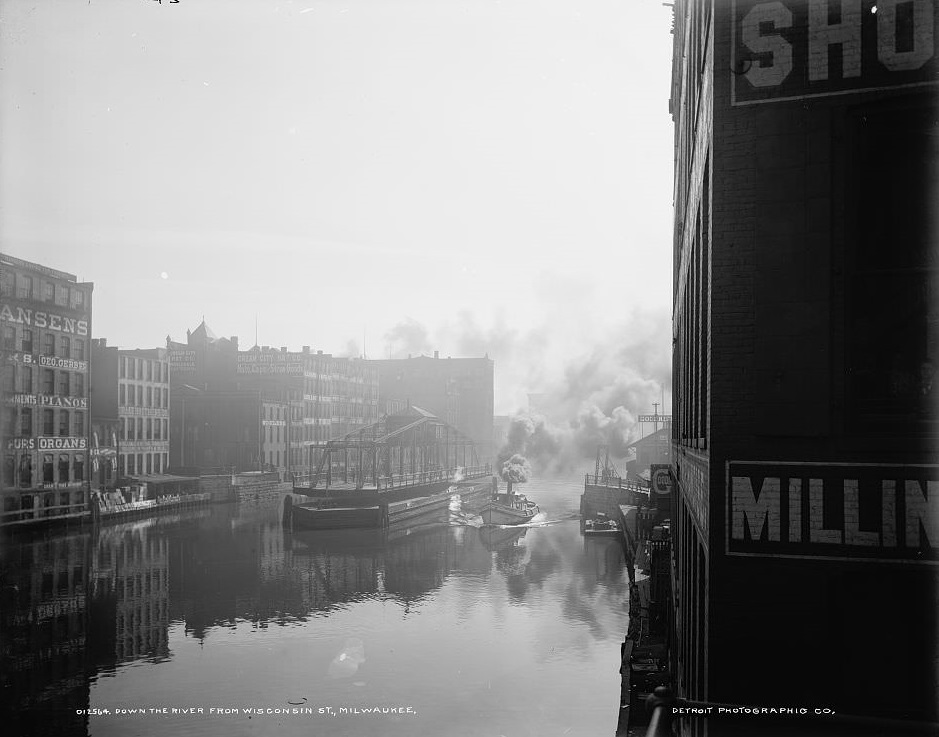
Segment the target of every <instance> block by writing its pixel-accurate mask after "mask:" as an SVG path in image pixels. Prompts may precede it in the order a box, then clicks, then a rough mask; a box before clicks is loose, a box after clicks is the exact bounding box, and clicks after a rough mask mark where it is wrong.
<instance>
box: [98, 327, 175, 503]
mask: <svg viewBox="0 0 939 737" xmlns="http://www.w3.org/2000/svg"><path fill="white" fill-rule="evenodd" d="M92 366H93V370H92V377H91V378H92V382H91V388H92V392H91V421H92V426H93V432H92V438H91V440H92V442H91V444H92V454H93V455H94V457H95V458H96V459H98V462H97V463H93V464H92V476H93V479H92V480H93V486H95V488H101V487H102V484H101V482H102V481H105V483H104V484H103V486H105V487H106V486H108V484H107V482H106V479H108V478H109V476H108V474H109V472H110V468H111V465H112V464H111V463H110V462H107V463H105V462H104V459H106V458H107V459H110V458H111V457H112V455H113V458H114V461H115V462H114V464H113V465H114V472H115V474H116V478H128V477H141V476H150V475H154V474H156V475H159V474H164V473H166V469H167V468H168V467H169V450H170V443H169V403H170V376H169V373H170V364H169V356H168V353H167V351H166V349H165V348H152V349H132V350H120V349H117V348H115V347H113V346H112V347H109V346H108V345H107V342H106V341H105V340H104V339H103V338H100V339H96V340H94V341H92Z"/></svg>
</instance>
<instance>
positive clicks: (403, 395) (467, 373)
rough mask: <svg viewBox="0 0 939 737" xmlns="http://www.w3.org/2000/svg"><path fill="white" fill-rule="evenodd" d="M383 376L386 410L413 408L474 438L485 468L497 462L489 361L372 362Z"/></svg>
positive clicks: (381, 390) (381, 384)
mask: <svg viewBox="0 0 939 737" xmlns="http://www.w3.org/2000/svg"><path fill="white" fill-rule="evenodd" d="M370 363H373V364H375V365H377V366H378V370H379V380H378V385H379V400H380V404H381V407H382V410H383V411H385V412H388V413H391V414H393V413H394V412H395V411H400V410H401V409H402V408H403V407H406V406H408V405H414V406H417V407H422V408H423V409H425V410H427V411H428V412H431V413H432V414H435V415H436V416H437V417H439V418H440V419H442V420H444V421H445V422H446V423H447V424H449V425H453V426H454V427H455V428H457V429H458V430H460V431H461V432H463V433H466V434H467V435H468V436H469V437H471V438H472V439H473V440H474V441H475V443H476V448H477V454H478V457H479V462H480V463H487V462H490V461H491V460H492V458H493V455H494V452H493V417H494V415H493V400H494V396H493V371H494V364H493V361H492V359H490V358H489V357H488V356H487V357H484V358H445V359H442V358H440V355H439V353H438V352H437V351H434V357H433V358H430V357H428V356H417V357H413V358H406V359H387V360H380V361H370Z"/></svg>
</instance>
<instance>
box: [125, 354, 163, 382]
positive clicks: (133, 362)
mask: <svg viewBox="0 0 939 737" xmlns="http://www.w3.org/2000/svg"><path fill="white" fill-rule="evenodd" d="M120 375H121V378H122V379H138V380H140V381H158V382H161V383H163V384H166V383H167V382H169V380H170V378H169V377H170V367H169V364H168V363H166V361H152V360H150V359H147V358H131V357H130V356H121V357H120Z"/></svg>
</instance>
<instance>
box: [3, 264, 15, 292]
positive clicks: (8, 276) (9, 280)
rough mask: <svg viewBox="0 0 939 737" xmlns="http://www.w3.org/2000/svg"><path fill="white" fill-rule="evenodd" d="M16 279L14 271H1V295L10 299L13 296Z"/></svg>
mask: <svg viewBox="0 0 939 737" xmlns="http://www.w3.org/2000/svg"><path fill="white" fill-rule="evenodd" d="M14 282H15V278H14V275H13V272H12V271H9V270H7V269H0V294H2V295H3V296H4V297H9V296H10V295H11V294H13V292H14V290H15V287H14Z"/></svg>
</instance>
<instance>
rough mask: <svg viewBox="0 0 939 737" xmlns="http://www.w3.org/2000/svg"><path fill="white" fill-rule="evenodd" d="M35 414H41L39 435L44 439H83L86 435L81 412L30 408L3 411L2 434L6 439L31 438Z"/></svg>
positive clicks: (83, 414) (83, 416) (83, 415)
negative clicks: (58, 437) (56, 436)
mask: <svg viewBox="0 0 939 737" xmlns="http://www.w3.org/2000/svg"><path fill="white" fill-rule="evenodd" d="M37 412H41V413H42V414H41V415H40V425H39V429H40V435H42V436H44V437H53V436H55V435H59V436H60V437H67V436H71V437H84V436H85V435H87V432H86V429H85V413H84V412H82V411H81V410H68V409H58V410H54V409H43V410H37V409H33V408H32V407H20V408H19V409H17V408H15V407H14V408H8V409H5V410H4V412H3V420H4V428H3V429H4V434H5V435H7V436H8V437H15V436H19V437H32V436H33V428H34V427H35V425H34V423H35V417H34V415H35V413H37ZM56 415H58V417H56ZM56 420H58V421H56Z"/></svg>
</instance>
